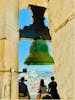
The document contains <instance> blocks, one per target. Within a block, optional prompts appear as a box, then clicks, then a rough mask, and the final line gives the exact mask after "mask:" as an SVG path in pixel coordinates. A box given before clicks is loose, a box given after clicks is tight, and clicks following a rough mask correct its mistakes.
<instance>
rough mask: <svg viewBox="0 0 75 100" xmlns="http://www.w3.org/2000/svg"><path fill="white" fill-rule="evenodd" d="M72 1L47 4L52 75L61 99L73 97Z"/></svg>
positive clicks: (64, 0)
mask: <svg viewBox="0 0 75 100" xmlns="http://www.w3.org/2000/svg"><path fill="white" fill-rule="evenodd" d="M73 4H74V1H73V0H50V1H49V5H48V7H49V8H48V13H49V22H50V32H51V34H52V54H53V58H54V62H55V63H54V66H53V69H54V76H55V78H56V81H57V83H58V91H59V94H60V97H61V98H62V99H66V100H68V99H75V97H74V69H75V68H74V66H75V63H74V61H75V59H74V54H75V52H74V43H75V38H74V5H73Z"/></svg>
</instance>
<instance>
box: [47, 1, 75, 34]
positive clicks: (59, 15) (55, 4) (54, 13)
mask: <svg viewBox="0 0 75 100" xmlns="http://www.w3.org/2000/svg"><path fill="white" fill-rule="evenodd" d="M48 14H49V22H50V30H51V33H53V32H55V31H57V30H58V28H59V27H60V26H62V24H65V22H66V21H68V20H67V19H68V18H69V17H70V16H74V15H73V14H74V0H50V1H49V3H48Z"/></svg>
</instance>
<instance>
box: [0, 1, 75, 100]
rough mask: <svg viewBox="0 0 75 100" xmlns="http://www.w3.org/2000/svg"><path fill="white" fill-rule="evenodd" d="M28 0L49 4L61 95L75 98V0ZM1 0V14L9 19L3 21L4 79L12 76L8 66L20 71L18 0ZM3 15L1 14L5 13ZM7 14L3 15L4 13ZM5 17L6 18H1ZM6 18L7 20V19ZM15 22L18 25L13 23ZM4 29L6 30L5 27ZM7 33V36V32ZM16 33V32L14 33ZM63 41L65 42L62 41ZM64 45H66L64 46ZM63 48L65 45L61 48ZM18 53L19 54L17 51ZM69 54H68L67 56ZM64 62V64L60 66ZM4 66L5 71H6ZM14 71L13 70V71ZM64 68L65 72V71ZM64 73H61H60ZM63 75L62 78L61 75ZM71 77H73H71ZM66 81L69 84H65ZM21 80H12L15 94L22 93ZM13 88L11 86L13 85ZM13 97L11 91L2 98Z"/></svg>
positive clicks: (0, 35) (0, 63)
mask: <svg viewBox="0 0 75 100" xmlns="http://www.w3.org/2000/svg"><path fill="white" fill-rule="evenodd" d="M20 1H21V0H20ZM48 1H49V2H48V3H47V1H45V0H43V1H41V2H40V0H35V1H34V0H32V1H30V0H27V1H26V0H25V3H26V4H27V2H28V3H32V4H38V5H39V4H40V5H41V6H42V5H43V6H46V7H48V19H49V21H50V25H51V26H50V31H51V33H52V49H53V56H54V60H55V65H54V71H55V76H56V80H57V82H58V86H59V93H60V95H61V98H64V99H74V98H75V95H74V54H75V53H74V31H73V25H74V1H73V0H64V1H63V0H61V1H60V0H56V1H55V0H54V1H53V0H48ZM8 2H9V3H8ZM8 2H7V1H5V0H1V3H0V8H1V9H0V14H1V15H3V16H5V19H6V21H5V22H4V24H2V25H1V23H0V25H1V26H0V80H2V79H3V80H4V81H5V80H6V79H7V77H9V76H10V74H9V73H7V72H6V70H9V69H10V68H14V70H15V72H16V71H18V56H17V53H18V52H17V51H18V41H19V34H18V10H19V3H18V2H19V1H18V0H8ZM1 15H0V16H1ZM2 18H3V17H2ZM1 20H2V19H1ZM3 21H4V20H3ZM13 26H15V27H13ZM2 29H3V30H2ZM4 33H5V36H6V38H7V39H6V38H5V37H3V36H4ZM13 33H14V34H13ZM65 37H66V38H65ZM60 41H61V42H60ZM62 47H63V48H62ZM61 48H62V49H61ZM15 53H16V55H15ZM64 55H65V56H64ZM60 66H61V67H60ZM2 70H3V71H4V72H2ZM9 72H10V71H9ZM15 72H14V73H13V74H14V75H13V77H12V83H14V81H17V73H15ZM63 72H64V74H63ZM60 73H61V74H60ZM60 75H61V78H60ZM68 77H69V78H70V79H68ZM4 81H3V82H2V81H0V85H1V86H2V87H0V91H2V89H3V85H2V84H3V83H4ZM65 82H66V84H67V86H66V85H65ZM13 87H14V88H16V87H17V83H15V84H14V85H13V84H12V87H11V88H12V92H11V98H17V97H18V90H17V89H15V91H14V88H13ZM9 88H10V86H9ZM2 97H3V99H4V98H6V99H9V98H10V92H9V93H6V95H5V96H4V95H3V96H2V92H0V98H2Z"/></svg>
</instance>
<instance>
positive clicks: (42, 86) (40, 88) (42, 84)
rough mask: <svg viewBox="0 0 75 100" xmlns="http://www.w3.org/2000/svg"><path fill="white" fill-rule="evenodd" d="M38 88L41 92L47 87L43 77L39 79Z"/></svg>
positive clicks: (45, 91)
mask: <svg viewBox="0 0 75 100" xmlns="http://www.w3.org/2000/svg"><path fill="white" fill-rule="evenodd" d="M39 90H40V91H41V94H44V93H47V87H46V85H45V84H44V80H43V79H41V81H40V86H39Z"/></svg>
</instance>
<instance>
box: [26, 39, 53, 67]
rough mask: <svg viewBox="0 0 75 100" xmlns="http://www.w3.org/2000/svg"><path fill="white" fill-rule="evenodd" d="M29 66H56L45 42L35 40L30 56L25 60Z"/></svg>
mask: <svg viewBox="0 0 75 100" xmlns="http://www.w3.org/2000/svg"><path fill="white" fill-rule="evenodd" d="M24 64H27V65H48V64H54V60H53V58H52V57H51V56H50V55H49V53H48V47H47V44H46V42H45V40H42V39H37V40H34V41H33V43H32V45H31V47H30V55H29V56H28V57H27V59H26V60H25V62H24Z"/></svg>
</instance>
